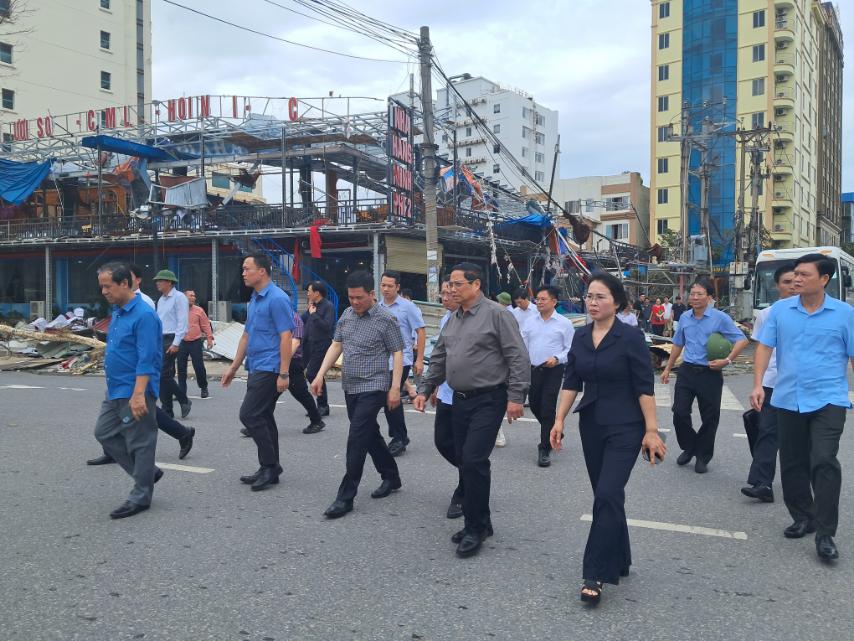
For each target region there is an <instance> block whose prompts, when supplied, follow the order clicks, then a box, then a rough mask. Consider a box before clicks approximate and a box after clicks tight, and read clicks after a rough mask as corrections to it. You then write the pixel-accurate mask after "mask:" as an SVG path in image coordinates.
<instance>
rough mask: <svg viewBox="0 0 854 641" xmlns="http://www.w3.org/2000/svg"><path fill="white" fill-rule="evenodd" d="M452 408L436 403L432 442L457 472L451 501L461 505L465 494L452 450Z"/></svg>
mask: <svg viewBox="0 0 854 641" xmlns="http://www.w3.org/2000/svg"><path fill="white" fill-rule="evenodd" d="M453 407H454V406H453V405H448V404H446V403H443V402H442V401H438V402H437V403H436V420H435V421H434V422H433V442H434V443H435V444H436V449H437V450H439V454H441V455H442V458H444V459H445V460H446V461H447V462H448V463H450V464H451V465H453V466H454V468H456V470H457V489H455V490H454V495H453V498H452V501H453V502H454V503H462V500H463V496H464V495H465V493H464V491H463V472H462V470H461V469H460V464H459V459H457V451H456V449H455V448H454V421H453V409H452V408H453Z"/></svg>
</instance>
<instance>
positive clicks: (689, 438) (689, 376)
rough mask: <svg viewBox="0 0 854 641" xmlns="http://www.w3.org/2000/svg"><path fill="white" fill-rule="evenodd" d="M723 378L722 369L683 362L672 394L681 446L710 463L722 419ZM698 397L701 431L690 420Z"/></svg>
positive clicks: (674, 416)
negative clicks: (693, 405)
mask: <svg viewBox="0 0 854 641" xmlns="http://www.w3.org/2000/svg"><path fill="white" fill-rule="evenodd" d="M723 387H724V377H723V374H722V373H721V372H716V371H714V370H713V369H710V368H708V367H705V366H703V365H691V364H690V363H683V364H682V365H680V366H679V375H678V376H677V378H676V388H675V389H674V393H673V427H674V428H675V429H676V440H677V442H678V443H679V447H680V448H682V449H683V450H685V451H686V452H691V453H692V454H693V455H694V456H696V457H697V458H698V459H701V460H703V461H705V462H706V463H708V462H709V461H711V460H712V457H713V456H714V454H715V434H717V431H718V421H719V420H720V418H721V392H722V391H723ZM695 398H696V399H697V406H698V407H699V409H700V420H701V421H702V423H701V425H700V430H699V431H697V432H695V431H694V427H693V425H692V423H691V405H692V404H693V403H694V399H695Z"/></svg>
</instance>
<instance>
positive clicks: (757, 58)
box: [753, 43, 765, 62]
mask: <svg viewBox="0 0 854 641" xmlns="http://www.w3.org/2000/svg"><path fill="white" fill-rule="evenodd" d="M763 60H765V43H762V44H761V45H753V62H762V61H763Z"/></svg>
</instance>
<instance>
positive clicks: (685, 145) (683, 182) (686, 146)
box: [679, 102, 691, 263]
mask: <svg viewBox="0 0 854 641" xmlns="http://www.w3.org/2000/svg"><path fill="white" fill-rule="evenodd" d="M688 118H689V112H688V103H687V102H685V103H683V104H682V124H681V130H682V135H681V136H680V141H679V152H680V162H679V191H680V199H679V231H680V232H681V234H682V246H681V248H680V249H681V251H680V261H681V262H683V263H687V262H688V241H689V236H690V232H689V230H688V176H689V174H688V171H689V168H690V161H691V123H690V122H689V121H688Z"/></svg>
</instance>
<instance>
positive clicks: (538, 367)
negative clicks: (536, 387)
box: [531, 363, 564, 372]
mask: <svg viewBox="0 0 854 641" xmlns="http://www.w3.org/2000/svg"><path fill="white" fill-rule="evenodd" d="M563 366H564V363H558V364H557V365H554V366H553V367H546V366H545V365H531V369H535V370H537V371H539V372H548V371H549V370H553V369H557V368H558V367H563Z"/></svg>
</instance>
